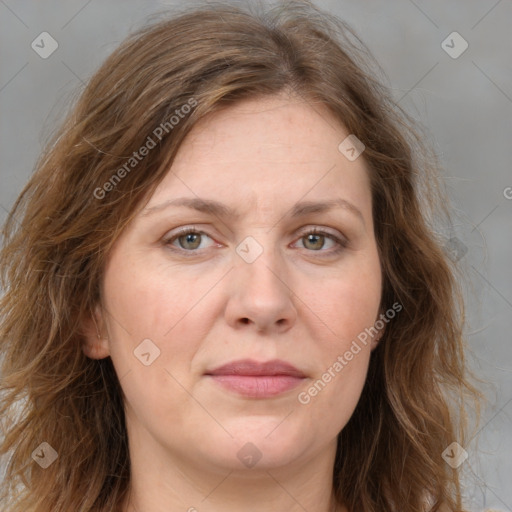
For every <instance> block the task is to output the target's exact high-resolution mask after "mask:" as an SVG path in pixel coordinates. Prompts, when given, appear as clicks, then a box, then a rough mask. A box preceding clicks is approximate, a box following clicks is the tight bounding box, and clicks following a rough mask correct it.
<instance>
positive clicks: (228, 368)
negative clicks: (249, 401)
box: [205, 359, 306, 398]
mask: <svg viewBox="0 0 512 512" xmlns="http://www.w3.org/2000/svg"><path fill="white" fill-rule="evenodd" d="M205 375H206V376H207V377H209V378H211V379H212V381H213V382H214V383H216V384H218V385H220V386H221V387H222V388H224V389H225V390H227V391H229V392H231V393H235V394H238V395H242V396H245V397H249V398H269V397H273V396H277V395H280V394H282V393H285V392H286V391H289V390H291V389H293V388H295V387H297V386H298V385H299V384H301V382H302V381H303V379H305V378H306V375H304V373H303V372H301V371H300V370H299V369H297V368H296V367H295V366H293V365H292V364H290V363H287V362H286V361H280V360H278V359H275V360H272V361H266V362H262V363H260V362H257V361H253V360H251V359H242V360H238V361H232V362H230V363H228V364H225V365H222V366H219V367H217V368H215V369H213V370H209V371H207V372H205Z"/></svg>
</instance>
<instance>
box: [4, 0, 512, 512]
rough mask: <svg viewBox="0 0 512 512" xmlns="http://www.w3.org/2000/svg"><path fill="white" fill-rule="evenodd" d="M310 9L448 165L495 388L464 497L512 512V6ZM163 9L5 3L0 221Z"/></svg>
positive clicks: (134, 4)
mask: <svg viewBox="0 0 512 512" xmlns="http://www.w3.org/2000/svg"><path fill="white" fill-rule="evenodd" d="M314 3H315V4H316V5H318V6H319V7H321V8H324V9H326V10H328V11H330V12H332V13H334V14H337V15H339V16H340V17H341V18H343V19H344V20H345V21H347V22H348V23H349V24H351V25H352V26H353V28H354V29H355V30H356V31H357V33H358V34H359V36H360V37H361V39H362V40H363V41H364V42H365V43H366V44H367V45H368V46H369V48H370V50H371V51H372V53H373V54H374V56H375V57H376V59H377V61H378V62H379V63H380V65H381V66H382V67H383V68H384V71H385V73H386V75H387V79H388V85H389V86H390V87H391V88H392V90H393V92H394V97H395V98H396V100H398V101H399V103H400V105H402V106H403V107H405V108H406V109H407V110H408V111H409V112H410V113H411V114H412V115H413V116H414V117H415V118H417V119H419V120H421V122H423V123H424V124H425V125H426V126H427V128H428V130H429V132H430V133H431V134H432V140H433V143H434V144H435V149H436V151H437V152H438V154H439V155H440V156H441V160H442V163H443V165H444V167H445V177H446V181H447V184H448V186H449V190H450V194H451V197H452V199H453V205H454V207H455V209H456V217H455V219H456V222H455V224H454V226H453V231H452V232H451V233H449V234H448V236H455V237H456V238H457V239H458V240H459V242H458V243H459V245H460V247H467V249H468V251H467V253H466V254H465V255H464V256H463V257H462V258H461V263H464V264H465V265H466V267H467V272H468V277H469V278H470V279H471V281H472V283H473V287H474V290H473V294H472V295H469V296H468V304H469V314H468V317H469V320H470V325H469V329H470V331H469V332H470V343H471V347H472V354H470V360H471V365H472V367H473V368H474V369H475V371H476V372H477V373H478V375H480V376H482V377H483V378H484V379H486V380H487V381H489V385H488V386H487V387H486V388H485V391H486V394H487V396H488V403H487V405H485V407H484V411H483V418H482V422H481V429H480V431H479V433H478V435H476V436H475V437H474V439H473V440H471V442H470V443H468V445H467V446H465V447H464V448H465V449H466V450H467V451H468V453H469V458H468V460H467V461H466V462H465V463H464V469H465V471H466V473H467V482H468V491H467V492H468V495H469V498H470V499H471V503H470V507H471V509H472V510H482V509H484V508H495V509H497V510H507V511H511V510H512V486H511V485H510V483H511V477H510V475H512V442H511V440H510V439H511V438H510V435H511V431H512V417H511V416H512V403H511V402H512V371H511V370H512V343H511V334H510V333H511V332H512V321H511V318H512V271H511V264H510V263H511V254H512V251H511V249H512V189H508V188H507V187H512V172H511V168H512V166H511V163H512V59H511V55H512V51H511V50H512V31H511V30H510V26H511V23H512V2H510V0H499V1H496V0H485V1H483V0H470V1H468V0H464V1H463V0H459V1H453V0H452V1H450V2H447V1H441V0H435V1H430V2H427V1H420V0H415V1H412V0H392V1H387V2H380V1H378V0H364V1H345V0H316V1H315V2H314ZM166 4H167V5H173V4H176V2H171V1H167V2H163V1H160V2H159V1H154V0H147V1H143V0H128V1H126V0H125V1H120V0H116V1H113V0H110V1H108V2H100V1H99V0H89V1H87V0H71V1H66V2H64V1H56V0H47V1H45V2H38V1H36V0H30V1H29V0H20V1H14V0H0V154H1V160H0V165H1V167H0V177H1V190H0V222H2V223H3V221H4V220H5V217H6V212H7V211H8V210H9V209H10V208H11V206H12V204H13V203H14V200H15V198H16V197H17V195H18V194H19V192H20V191H21V189H22V187H23V185H24V184H25V182H26V181H27V179H28V178H29V176H30V174H31V172H32V171H33V167H34V163H35V161H36V158H37V156H38V154H39V152H40V150H41V148H42V145H43V144H44V142H45V140H46V139H47V137H48V136H49V134H50V132H51V130H52V129H53V128H54V127H55V125H56V123H58V121H59V119H60V117H59V116H61V115H62V114H63V113H64V111H65V109H66V107H67V105H68V103H69V101H70V100H71V99H72V98H74V97H76V95H77V94H78V93H79V92H80V90H81V88H82V87H83V84H84V83H85V82H86V81H87V79H88V78H89V77H90V76H91V74H92V73H93V72H94V70H95V69H97V67H98V66H99V65H100V63H101V62H102V61H103V60H104V59H105V57H106V56H107V55H108V54H109V53H110V52H111V51H112V50H113V49H114V48H115V47H116V46H117V45H118V44H119V43H120V42H121V41H122V40H123V38H124V37H125V36H126V35H127V34H128V32H129V31H131V30H133V29H135V28H137V27H139V26H140V25H142V24H143V23H144V20H145V19H146V17H147V16H148V15H149V14H151V13H154V12H156V11H159V10H165V8H166ZM43 31H47V32H49V33H50V34H51V35H52V36H53V37H54V38H55V39H56V40H57V42H58V44H59V47H58V49H57V50H56V51H55V53H53V54H52V55H51V56H50V57H49V58H47V59H42V58H41V57H39V56H38V55H37V54H36V53H35V51H33V50H32V48H31V43H32V41H33V40H34V39H35V38H36V37H37V36H38V35H39V34H40V33H41V32H43ZM453 31H457V32H459V33H460V34H461V35H462V37H463V38H464V39H465V40H466V41H467V42H468V44H469V47H468V49H467V50H466V51H465V52H464V53H463V54H462V55H460V56H459V57H458V58H456V59H453V58H451V57H450V56H449V55H448V54H447V53H446V52H445V51H444V50H443V48H442V46H441V43H442V41H443V40H445V39H446V38H447V36H448V35H449V34H451V33H452V32H453ZM450 44H451V43H450ZM507 196H508V198H507ZM477 442H478V446H477ZM477 448H478V449H479V452H478V453H477V451H476V450H477ZM471 471H472V472H473V475H472V476H471V475H470V473H471ZM470 476H471V479H470ZM507 482H508V484H509V485H507Z"/></svg>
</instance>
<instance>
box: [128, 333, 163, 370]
mask: <svg viewBox="0 0 512 512" xmlns="http://www.w3.org/2000/svg"><path fill="white" fill-rule="evenodd" d="M133 353H134V355H135V357H136V358H137V359H138V360H139V361H140V362H141V363H142V364H143V365H144V366H150V365H151V364H153V362H154V361H155V359H157V358H158V357H159V356H160V349H159V348H158V347H157V346H156V345H155V344H154V343H153V342H152V341H151V340H150V339H149V338H146V339H145V340H143V341H142V342H141V343H140V344H139V345H138V346H137V348H136V349H135V350H134V351H133Z"/></svg>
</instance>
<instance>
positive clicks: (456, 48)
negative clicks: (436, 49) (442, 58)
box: [441, 32, 469, 59]
mask: <svg viewBox="0 0 512 512" xmlns="http://www.w3.org/2000/svg"><path fill="white" fill-rule="evenodd" d="M468 46H469V44H468V42H467V41H466V40H465V39H464V38H463V37H462V36H461V35H460V34H459V33H458V32H452V33H451V34H450V35H449V36H448V37H447V38H446V39H445V40H444V41H443V42H442V43H441V48H442V49H443V50H444V51H445V52H446V53H447V54H448V55H449V56H450V57H451V58H452V59H458V58H459V57H460V56H461V55H462V54H463V53H464V52H465V51H466V50H467V49H468Z"/></svg>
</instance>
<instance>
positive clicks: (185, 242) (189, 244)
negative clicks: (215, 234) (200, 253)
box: [164, 228, 210, 252]
mask: <svg viewBox="0 0 512 512" xmlns="http://www.w3.org/2000/svg"><path fill="white" fill-rule="evenodd" d="M205 236H206V237H208V238H210V237H209V236H208V235H207V234H206V233H205V232H203V231H198V230H197V229H194V228H183V229H180V231H179V232H178V233H176V234H175V235H173V236H171V237H170V238H167V239H166V240H164V243H165V245H170V246H171V248H172V249H173V250H177V251H181V252H183V251H185V252H197V251H195V250H196V249H198V248H199V246H200V245H201V242H202V239H203V237H205ZM174 241H177V242H178V244H179V246H178V247H176V245H174V244H173V242H174ZM201 249H204V247H201Z"/></svg>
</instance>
